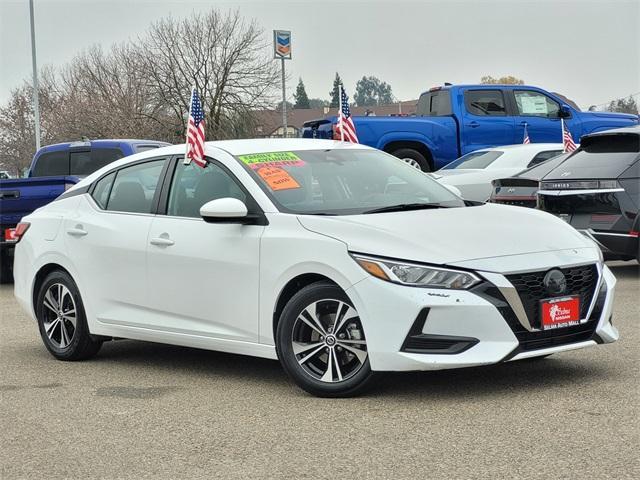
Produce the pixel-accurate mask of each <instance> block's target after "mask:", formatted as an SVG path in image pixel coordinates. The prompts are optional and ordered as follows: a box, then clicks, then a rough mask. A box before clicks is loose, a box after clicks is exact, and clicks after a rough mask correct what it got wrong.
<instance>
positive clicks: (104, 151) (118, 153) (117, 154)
mask: <svg viewBox="0 0 640 480" xmlns="http://www.w3.org/2000/svg"><path fill="white" fill-rule="evenodd" d="M70 157H71V175H77V176H79V177H83V176H86V175H90V174H92V173H93V172H95V171H96V170H99V169H101V168H102V167H104V166H105V165H108V164H110V163H111V162H114V161H116V160H118V159H119V158H122V157H124V154H123V153H122V150H120V149H119V148H97V149H93V150H91V152H71V154H70Z"/></svg>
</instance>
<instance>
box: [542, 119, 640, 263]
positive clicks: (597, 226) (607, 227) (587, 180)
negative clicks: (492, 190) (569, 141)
mask: <svg viewBox="0 0 640 480" xmlns="http://www.w3.org/2000/svg"><path fill="white" fill-rule="evenodd" d="M538 208H540V209H542V210H545V211H547V212H549V213H553V214H554V215H557V216H559V217H560V218H562V219H564V220H565V221H567V222H568V223H570V224H571V225H572V226H573V227H575V228H576V229H578V230H580V231H582V232H583V233H584V234H585V235H587V236H589V237H591V238H592V239H593V240H595V241H596V242H597V243H598V244H599V245H600V248H601V249H602V251H603V253H604V256H605V258H606V259H610V260H613V259H620V260H631V259H634V258H635V259H638V261H640V247H639V244H638V236H639V231H640V215H639V214H638V210H639V208H640V127H628V128H620V129H616V130H609V131H605V132H600V133H594V134H591V135H587V136H584V137H582V139H581V145H580V148H579V149H578V150H577V151H576V152H574V153H573V155H571V156H570V157H569V158H567V159H566V160H565V161H563V162H562V163H561V164H560V165H559V166H558V167H556V168H555V169H554V170H553V171H552V172H551V173H549V174H548V175H546V176H545V177H544V179H543V180H542V182H541V185H540V190H539V191H538Z"/></svg>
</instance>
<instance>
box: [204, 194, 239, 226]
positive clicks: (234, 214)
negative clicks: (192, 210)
mask: <svg viewBox="0 0 640 480" xmlns="http://www.w3.org/2000/svg"><path fill="white" fill-rule="evenodd" d="M247 213H248V211H247V206H246V205H245V204H244V202H242V201H240V200H238V199H237V198H218V199H216V200H211V201H210V202H207V203H205V204H204V205H202V207H200V216H201V217H202V219H203V220H204V221H205V222H207V223H242V221H243V220H244V219H245V218H246V217H247Z"/></svg>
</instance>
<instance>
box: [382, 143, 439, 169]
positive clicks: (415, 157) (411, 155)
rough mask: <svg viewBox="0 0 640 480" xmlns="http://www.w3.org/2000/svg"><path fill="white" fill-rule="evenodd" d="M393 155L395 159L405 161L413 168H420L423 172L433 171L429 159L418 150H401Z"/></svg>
mask: <svg viewBox="0 0 640 480" xmlns="http://www.w3.org/2000/svg"><path fill="white" fill-rule="evenodd" d="M391 155H393V156H394V157H398V158H399V159H400V160H404V161H405V162H407V163H408V164H409V165H411V166H412V167H416V168H419V169H420V170H422V171H423V172H430V171H431V168H430V166H429V162H427V159H426V158H424V155H422V154H421V153H420V152H418V151H417V150H414V149H412V148H400V149H398V150H395V151H393V152H391Z"/></svg>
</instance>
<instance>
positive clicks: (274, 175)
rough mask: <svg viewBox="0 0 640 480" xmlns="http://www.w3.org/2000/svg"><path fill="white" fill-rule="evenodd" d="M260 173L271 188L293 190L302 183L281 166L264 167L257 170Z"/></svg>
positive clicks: (274, 189)
mask: <svg viewBox="0 0 640 480" xmlns="http://www.w3.org/2000/svg"><path fill="white" fill-rule="evenodd" d="M257 173H258V175H260V177H262V179H263V180H264V181H265V182H266V183H267V185H268V186H269V188H270V189H271V190H273V191H274V192H275V191H278V190H291V189H294V188H300V184H299V183H298V182H296V180H295V179H294V178H293V177H292V176H291V175H290V174H289V172H287V171H286V170H283V169H282V168H280V167H262V168H259V169H258V170H257Z"/></svg>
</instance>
